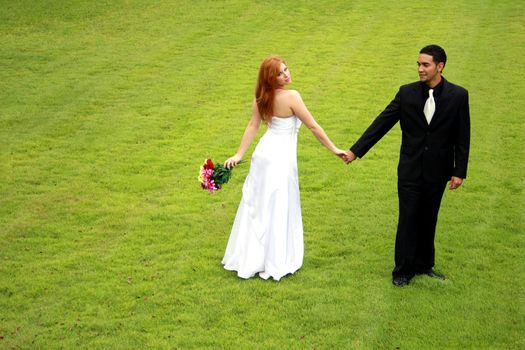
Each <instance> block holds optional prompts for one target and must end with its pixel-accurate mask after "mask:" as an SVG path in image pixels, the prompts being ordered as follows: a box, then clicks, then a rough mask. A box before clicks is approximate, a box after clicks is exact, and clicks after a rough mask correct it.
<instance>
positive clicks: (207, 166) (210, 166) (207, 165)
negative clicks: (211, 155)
mask: <svg viewBox="0 0 525 350" xmlns="http://www.w3.org/2000/svg"><path fill="white" fill-rule="evenodd" d="M204 169H212V170H213V169H215V165H214V164H213V162H212V161H211V159H206V161H205V162H204Z"/></svg>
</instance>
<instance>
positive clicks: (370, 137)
mask: <svg viewBox="0 0 525 350" xmlns="http://www.w3.org/2000/svg"><path fill="white" fill-rule="evenodd" d="M400 93H401V89H400V90H399V91H398V92H397V94H396V96H395V97H394V99H393V100H392V102H390V104H389V105H388V106H387V107H386V108H385V110H384V111H383V112H381V114H379V115H378V116H377V118H376V119H375V120H374V121H373V122H372V124H371V125H370V126H369V127H368V129H366V131H365V132H364V133H363V135H362V136H361V137H360V138H359V140H357V142H356V143H355V144H354V145H353V146H352V147H350V150H349V152H347V156H346V159H347V163H350V162H351V161H352V160H353V159H352V160H350V159H351V158H352V157H353V158H354V159H355V157H359V158H362V157H364V155H365V154H366V153H367V152H368V151H369V150H370V148H372V146H374V145H375V144H376V143H377V142H378V141H379V140H380V139H381V138H382V137H383V136H384V135H385V134H386V133H387V132H388V131H389V130H390V129H392V127H393V126H394V125H395V124H396V123H397V122H398V121H399V111H400V106H401V96H400ZM352 155H353V156H352Z"/></svg>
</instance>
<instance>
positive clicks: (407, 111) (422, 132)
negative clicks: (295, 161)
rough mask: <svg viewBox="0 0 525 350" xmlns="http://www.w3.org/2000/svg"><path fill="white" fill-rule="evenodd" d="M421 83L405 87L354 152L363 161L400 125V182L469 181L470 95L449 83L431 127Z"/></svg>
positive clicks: (446, 82) (438, 102) (446, 85)
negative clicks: (397, 124)
mask: <svg viewBox="0 0 525 350" xmlns="http://www.w3.org/2000/svg"><path fill="white" fill-rule="evenodd" d="M443 79H444V78H443ZM421 84H422V83H421V82H415V83H412V84H408V85H403V86H401V87H400V88H399V91H398V93H397V94H396V96H395V98H394V99H393V100H392V102H390V104H389V105H388V106H387V107H386V108H385V110H384V111H383V112H382V113H381V114H379V116H378V117H377V118H376V119H375V120H374V121H373V122H372V124H371V125H370V126H369V127H368V129H367V130H366V131H365V132H364V134H363V135H362V136H361V138H360V139H359V140H358V141H357V142H356V143H355V144H354V145H353V146H352V147H351V148H350V150H351V151H352V152H354V154H355V155H357V156H358V157H360V158H361V157H363V156H364V155H365V154H366V152H368V150H369V149H370V148H372V146H374V145H375V144H376V142H377V141H379V140H380V139H381V138H382V137H383V136H384V135H385V134H386V133H387V132H388V131H389V130H390V129H391V128H392V127H393V126H394V125H395V124H396V123H397V122H398V121H399V122H400V124H401V131H402V141H401V152H400V157H399V165H398V178H399V180H409V181H411V180H417V179H420V178H423V179H424V180H426V181H430V182H438V181H447V180H449V179H450V177H451V176H457V177H460V178H466V177H467V162H468V156H469V144H470V113H469V104H468V92H467V90H465V89H464V88H462V87H461V86H458V85H454V84H452V83H450V82H448V81H447V80H444V81H443V90H442V92H441V96H440V98H439V100H438V101H437V103H436V111H435V113H434V116H433V118H432V120H431V122H430V125H429V124H428V123H427V120H426V119H425V115H424V114H423V106H424V104H425V101H424V100H425V99H424V97H423V96H422V90H421Z"/></svg>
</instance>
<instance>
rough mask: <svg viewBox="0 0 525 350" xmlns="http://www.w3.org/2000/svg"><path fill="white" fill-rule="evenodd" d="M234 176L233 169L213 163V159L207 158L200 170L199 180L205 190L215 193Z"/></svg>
mask: <svg viewBox="0 0 525 350" xmlns="http://www.w3.org/2000/svg"><path fill="white" fill-rule="evenodd" d="M231 176H232V170H231V169H227V168H225V167H224V165H222V164H217V165H215V164H213V162H212V160H211V159H206V160H205V161H204V164H202V166H201V170H200V172H199V182H200V183H201V187H202V189H203V190H208V192H210V193H213V192H215V191H217V190H220V189H221V187H222V185H224V184H225V183H227V182H228V181H229V180H230V177H231Z"/></svg>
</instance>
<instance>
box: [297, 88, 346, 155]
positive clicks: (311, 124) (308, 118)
mask: <svg viewBox="0 0 525 350" xmlns="http://www.w3.org/2000/svg"><path fill="white" fill-rule="evenodd" d="M289 92H290V105H291V107H292V110H293V112H294V114H295V115H296V116H297V117H299V119H301V121H302V122H303V124H304V125H306V127H307V128H308V129H310V131H311V132H312V133H313V134H314V136H315V137H316V138H317V139H318V140H319V142H321V143H322V144H323V146H325V147H326V148H328V149H329V150H330V151H331V152H332V153H334V154H335V155H337V156H339V157H342V156H343V154H344V153H345V151H343V150H342V149H339V148H337V147H336V146H335V145H334V143H333V142H332V141H331V140H330V138H329V137H328V135H326V133H325V131H324V130H323V128H322V127H321V125H319V124H318V123H317V122H316V121H315V119H314V117H313V116H312V114H311V113H310V111H309V110H308V108H306V105H305V104H304V102H303V99H302V98H301V95H300V94H299V92H298V91H295V90H290V91H289Z"/></svg>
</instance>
